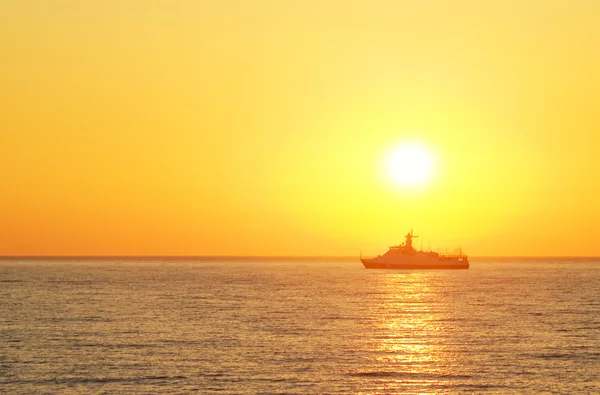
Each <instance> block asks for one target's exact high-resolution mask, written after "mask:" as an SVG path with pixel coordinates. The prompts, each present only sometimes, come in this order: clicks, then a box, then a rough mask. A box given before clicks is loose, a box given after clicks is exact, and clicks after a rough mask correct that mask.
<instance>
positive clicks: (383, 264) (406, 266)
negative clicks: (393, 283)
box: [360, 258, 469, 270]
mask: <svg viewBox="0 0 600 395" xmlns="http://www.w3.org/2000/svg"><path fill="white" fill-rule="evenodd" d="M360 261H361V262H362V264H363V266H364V267H365V268H366V269H395V270H415V269H434V270H439V269H444V270H447V269H449V270H457V269H468V268H469V261H468V260H466V259H463V260H462V261H459V260H454V259H453V260H445V259H436V260H411V259H409V260H406V261H404V262H392V261H386V260H380V259H379V260H378V259H377V258H374V259H366V258H361V260H360Z"/></svg>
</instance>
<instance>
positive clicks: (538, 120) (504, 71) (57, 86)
mask: <svg viewBox="0 0 600 395" xmlns="http://www.w3.org/2000/svg"><path fill="white" fill-rule="evenodd" d="M598 15H600V3H598V2H595V1H591V0H590V1H586V0H580V1H553V2H548V1H541V0H533V1H528V2H520V1H512V0H507V1H503V2H498V3H492V2H479V1H453V2H450V1H441V0H440V1H423V2H409V1H391V0H389V1H369V2H366V1H365V2H363V1H305V2H275V1H208V0H207V1H202V2H196V1H178V2H172V1H150V2H141V1H87V2H78V1H46V2H42V1H18V2H15V1H0V45H1V46H2V48H3V53H2V62H0V83H1V85H2V87H3V89H2V91H1V93H0V106H1V107H0V108H2V109H3V110H2V115H1V116H0V168H1V169H2V172H0V177H1V182H2V193H1V194H0V255H230V256H231V255H288V256H289V255H313V256H317V255H321V256H322V255H341V256H348V255H358V253H359V251H361V250H362V251H363V253H366V254H378V253H383V252H384V251H385V249H386V248H387V246H389V245H392V244H397V243H399V242H401V241H402V235H404V234H405V233H406V232H407V231H409V230H410V228H413V229H414V230H415V233H417V234H419V235H420V240H422V241H423V246H424V247H425V246H427V245H428V244H429V243H430V244H431V247H433V248H436V247H439V248H441V249H444V248H449V249H450V248H454V247H456V246H457V245H461V246H462V248H463V249H464V251H465V252H466V253H468V254H469V255H471V256H476V255H487V256H491V255H503V256H508V255H513V256H532V255H541V256H552V255H558V256H586V255H587V256H599V255H600V244H599V243H598V242H597V241H596V239H597V237H598V236H599V235H600V204H598V202H600V177H599V176H598V175H599V174H600V160H599V159H598V154H597V151H598V147H600V116H599V115H598V114H600V100H599V99H600V97H599V96H600V74H599V73H598V70H600V25H598V23H597V16H598ZM406 147H410V148H409V149H406ZM415 147H417V148H415ZM399 153H400V154H399ZM398 164H400V165H398ZM418 243H420V241H419V242H418Z"/></svg>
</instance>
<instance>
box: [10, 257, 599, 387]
mask: <svg viewBox="0 0 600 395" xmlns="http://www.w3.org/2000/svg"><path fill="white" fill-rule="evenodd" d="M0 392H2V393H10V394H32V393H86V394H87V393H140V394H149V393H161V394H162V393H186V392H196V393H202V394H343V393H345V394H377V393H384V394H387V393H390V394H391V393H419V394H421V393H423V394H427V393H436V394H439V393H502V394H506V393H515V394H517V393H518V394H522V393H544V392H545V393H563V394H572V393H600V259H587V260H586V259H577V260H569V259H552V258H548V259H540V260H537V261H534V260H519V259H513V260H494V261H492V260H486V259H480V260H473V261H472V262H471V269H469V270H459V271H440V270H431V271H390V270H366V269H364V268H363V267H362V265H361V264H360V262H359V261H358V260H352V261H349V260H348V261H343V260H327V259H308V258H307V259H251V260H236V259H232V258H229V259H227V258H221V259H216V258H215V259H211V258H206V259H197V260H141V259H139V260H135V259H133V260H116V259H105V260H14V259H13V260H10V259H8V260H4V261H0Z"/></svg>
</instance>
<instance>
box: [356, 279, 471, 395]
mask: <svg viewBox="0 0 600 395" xmlns="http://www.w3.org/2000/svg"><path fill="white" fill-rule="evenodd" d="M437 276H438V274H437V273H436V272H402V273H382V274H381V275H378V276H377V277H378V278H377V284H376V287H375V288H374V290H375V292H374V294H373V295H372V296H373V297H374V298H373V300H372V301H371V302H372V307H371V311H370V319H371V322H372V326H371V328H372V334H371V336H370V341H369V354H368V357H367V358H368V363H367V366H369V371H368V372H365V375H368V376H369V377H370V378H376V381H377V384H378V385H380V386H381V389H382V390H385V391H390V390H392V391H394V390H396V391H399V392H406V391H409V392H411V391H418V392H419V393H427V392H439V391H440V390H443V389H444V388H448V386H449V384H450V383H449V381H450V380H452V378H453V377H455V376H456V375H457V366H458V364H459V362H460V361H458V359H459V358H458V353H457V350H456V347H455V345H454V344H452V343H453V341H452V339H453V335H452V329H453V328H451V327H449V325H448V324H449V323H452V322H453V315H452V309H451V303H452V301H451V300H447V298H443V297H441V296H442V292H441V291H440V289H439V288H436V285H435V281H436V278H437ZM458 370H460V369H458Z"/></svg>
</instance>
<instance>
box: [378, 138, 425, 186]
mask: <svg viewBox="0 0 600 395" xmlns="http://www.w3.org/2000/svg"><path fill="white" fill-rule="evenodd" d="M433 164H434V160H433V155H432V154H431V152H430V151H429V150H427V149H426V148H425V147H423V146H422V145H420V144H417V143H405V144H402V145H400V146H399V147H398V148H397V149H395V150H393V151H392V152H391V153H390V154H389V156H388V159H387V172H388V175H389V176H390V178H391V179H392V181H394V183H395V184H397V185H399V186H402V187H421V186H424V185H426V184H427V182H429V181H430V179H431V176H432V172H433Z"/></svg>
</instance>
